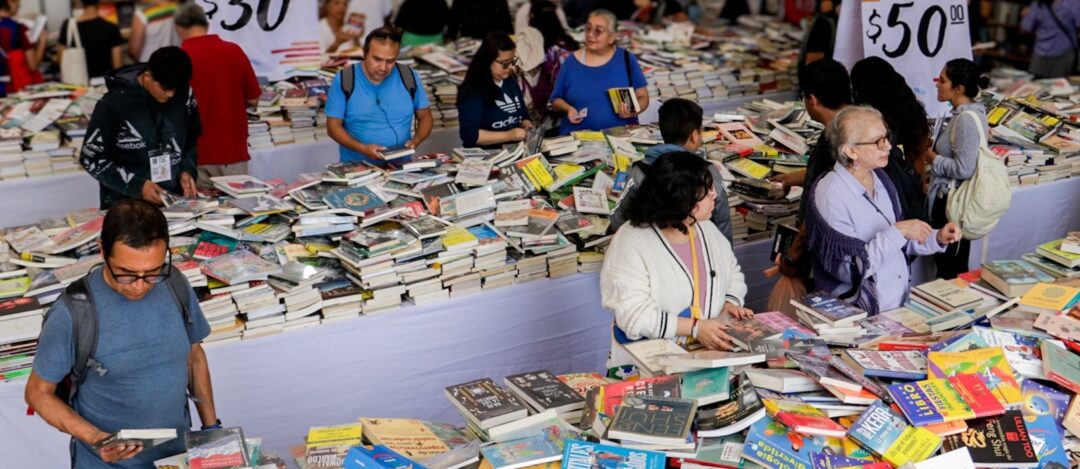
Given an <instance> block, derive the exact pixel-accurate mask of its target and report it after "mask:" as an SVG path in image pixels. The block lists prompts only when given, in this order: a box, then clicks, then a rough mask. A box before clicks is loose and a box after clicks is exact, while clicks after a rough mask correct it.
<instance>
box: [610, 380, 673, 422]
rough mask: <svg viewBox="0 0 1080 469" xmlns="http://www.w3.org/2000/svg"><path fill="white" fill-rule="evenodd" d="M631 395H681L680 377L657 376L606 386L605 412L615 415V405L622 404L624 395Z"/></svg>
mask: <svg viewBox="0 0 1080 469" xmlns="http://www.w3.org/2000/svg"><path fill="white" fill-rule="evenodd" d="M629 395H638V396H660V397H679V377H678V376H655V377H652V378H646V379H639V380H637V381H623V382H619V383H612V384H609V385H607V386H604V389H603V394H601V396H603V397H602V399H603V402H604V414H606V415H611V416H614V415H615V407H616V406H620V405H622V401H623V397H625V396H629Z"/></svg>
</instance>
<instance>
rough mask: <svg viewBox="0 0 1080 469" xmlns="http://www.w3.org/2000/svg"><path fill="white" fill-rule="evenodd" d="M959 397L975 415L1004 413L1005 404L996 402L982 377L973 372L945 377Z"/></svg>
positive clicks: (986, 415)
mask: <svg viewBox="0 0 1080 469" xmlns="http://www.w3.org/2000/svg"><path fill="white" fill-rule="evenodd" d="M947 379H948V380H949V383H950V384H952V387H953V389H955V390H956V392H957V393H959V394H960V398H961V399H963V400H964V402H966V403H967V405H968V406H969V407H971V411H972V412H973V413H974V414H975V417H989V416H992V415H999V414H1002V413H1005V406H1003V405H1001V403H1000V402H998V400H997V398H995V397H994V394H993V393H992V392H990V388H988V387H986V382H985V381H983V379H982V377H981V376H979V375H974V374H966V373H965V374H959V375H956V376H950V377H949V378H947Z"/></svg>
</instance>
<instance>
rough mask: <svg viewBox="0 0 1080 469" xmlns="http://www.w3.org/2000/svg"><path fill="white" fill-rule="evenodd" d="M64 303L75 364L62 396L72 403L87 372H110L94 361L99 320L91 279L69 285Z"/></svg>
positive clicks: (46, 319) (46, 318)
mask: <svg viewBox="0 0 1080 469" xmlns="http://www.w3.org/2000/svg"><path fill="white" fill-rule="evenodd" d="M63 301H64V304H66V305H67V308H68V311H69V312H70V316H71V340H72V346H73V349H74V352H75V361H74V362H72V366H71V374H70V379H71V382H70V383H69V388H68V390H67V391H68V393H67V394H68V395H67V396H61V397H65V398H66V399H67V402H69V403H70V402H71V401H72V400H73V399H74V398H75V393H76V392H77V389H78V386H79V385H80V384H82V382H83V381H85V380H86V374H87V371H88V370H90V369H93V370H95V371H97V372H98V373H99V374H101V375H105V373H107V372H108V370H106V369H105V367H103V366H101V364H100V363H98V362H97V361H96V360H94V355H95V354H96V353H97V339H98V318H97V307H96V306H95V303H94V295H93V294H92V293H91V292H90V285H89V280H88V277H83V278H81V279H79V280H76V281H75V282H72V284H71V285H68V287H67V289H65V290H64V295H63ZM49 312H50V313H51V312H52V310H51V309H50V310H49ZM49 317H51V315H50V314H48V313H47V314H46V315H45V321H46V322H48V320H49Z"/></svg>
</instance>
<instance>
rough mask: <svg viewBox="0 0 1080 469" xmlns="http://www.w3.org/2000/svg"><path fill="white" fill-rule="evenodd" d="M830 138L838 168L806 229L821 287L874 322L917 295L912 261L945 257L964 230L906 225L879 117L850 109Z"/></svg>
mask: <svg viewBox="0 0 1080 469" xmlns="http://www.w3.org/2000/svg"><path fill="white" fill-rule="evenodd" d="M826 133H827V135H826V141H829V142H832V143H833V148H832V152H831V154H832V156H833V158H834V159H835V160H836V165H835V166H834V167H833V169H832V171H829V172H828V173H825V175H823V176H821V177H820V178H819V179H818V181H817V183H815V184H814V187H813V188H812V189H811V190H810V191H809V197H810V200H809V201H808V206H809V210H808V211H807V212H808V213H807V221H806V223H807V230H808V232H809V237H808V243H809V246H810V251H811V252H813V253H814V259H813V272H814V282H815V284H816V285H817V288H818V289H820V290H824V291H826V292H828V293H831V294H833V295H835V296H837V297H839V298H841V299H843V300H845V301H848V302H850V303H852V304H853V305H855V306H857V307H859V308H861V309H863V310H865V311H867V312H869V313H870V314H872V315H873V314H877V313H878V312H881V311H888V310H891V309H895V308H897V307H899V306H901V305H903V304H904V301H905V300H906V298H907V294H908V290H909V288H910V285H909V280H910V278H909V276H910V272H909V271H908V264H907V259H906V256H907V255H909V254H912V255H929V254H934V253H938V252H941V251H943V250H944V249H945V246H946V245H948V244H950V243H954V242H956V241H958V240H959V239H960V236H961V234H960V228H959V227H958V226H956V224H954V223H949V224H947V225H945V226H944V227H943V228H942V229H940V230H934V229H931V228H930V225H928V224H926V222H923V221H921V220H901V217H900V203H899V201H898V199H897V196H896V188H895V187H894V186H893V183H892V181H890V180H889V177H888V175H887V174H886V173H885V172H884V171H883V170H882V168H884V167H885V166H886V165H887V164H888V162H889V150H890V149H891V148H892V145H891V144H890V143H889V132H888V130H887V129H886V127H885V122H884V121H883V119H882V117H881V113H880V112H878V111H877V110H876V109H874V108H871V107H867V106H849V107H847V108H845V109H844V110H842V111H840V113H838V114H837V115H836V118H835V119H833V121H832V122H831V123H830V124H829V126H828V128H827V129H826Z"/></svg>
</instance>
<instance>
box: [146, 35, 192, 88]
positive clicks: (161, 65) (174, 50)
mask: <svg viewBox="0 0 1080 469" xmlns="http://www.w3.org/2000/svg"><path fill="white" fill-rule="evenodd" d="M146 69H147V70H149V71H150V76H151V77H153V78H154V81H156V82H158V83H160V84H161V87H162V88H165V89H166V90H170V91H171V90H187V88H188V85H189V84H190V83H191V57H188V55H187V52H184V50H183V49H181V48H179V47H176V46H165V47H162V48H160V49H158V50H156V51H154V53H153V54H150V60H149V61H147V63H146Z"/></svg>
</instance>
